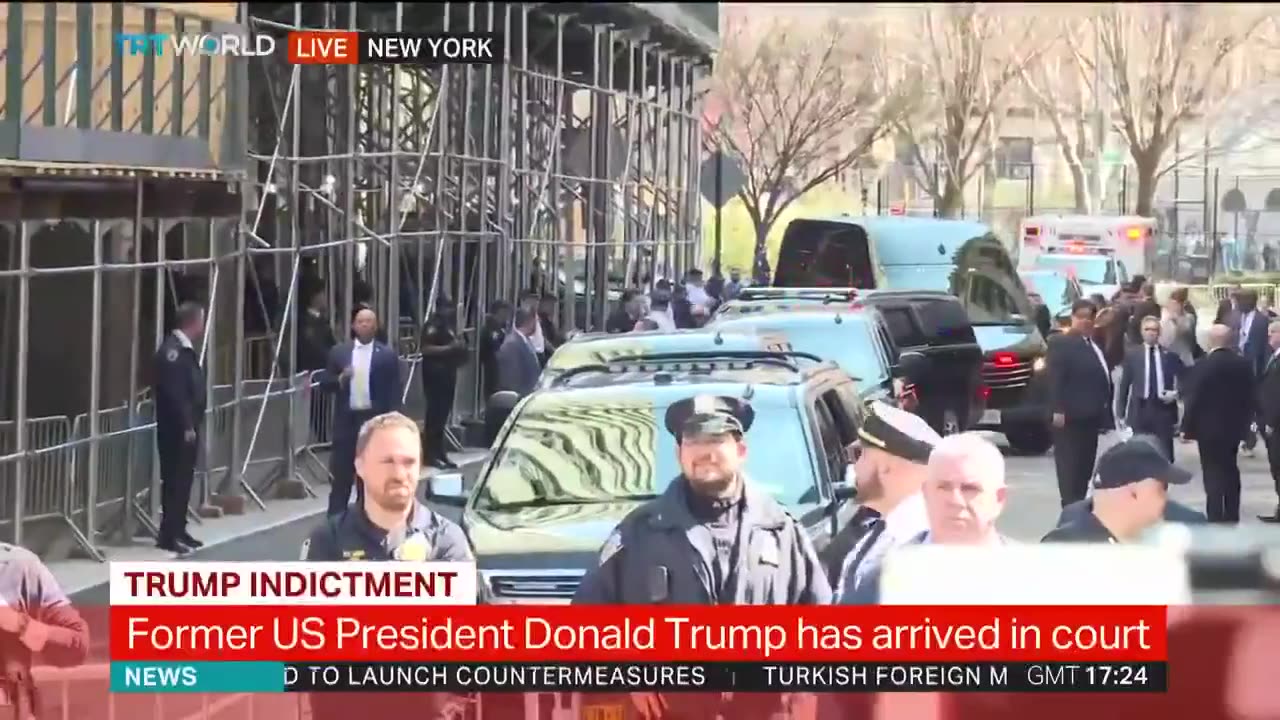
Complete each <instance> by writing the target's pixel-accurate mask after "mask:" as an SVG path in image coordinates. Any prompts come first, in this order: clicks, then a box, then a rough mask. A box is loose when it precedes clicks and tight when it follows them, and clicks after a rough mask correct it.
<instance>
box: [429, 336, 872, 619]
mask: <svg viewBox="0 0 1280 720" xmlns="http://www.w3.org/2000/svg"><path fill="white" fill-rule="evenodd" d="M701 394H711V395H728V396H733V397H742V398H746V399H748V400H749V401H750V403H751V405H752V407H753V409H754V410H755V422H754V423H753V424H752V426H751V428H750V429H749V430H748V431H747V434H746V438H745V439H746V443H747V445H748V447H749V448H750V452H749V453H748V457H747V467H746V472H747V474H748V476H749V477H750V481H751V482H753V483H755V484H756V486H757V487H759V488H762V489H763V490H765V491H766V492H769V493H771V494H772V495H773V496H774V497H775V498H777V500H778V501H779V502H781V503H782V504H783V505H784V506H785V507H786V508H787V509H788V510H789V511H790V512H791V514H792V515H793V516H794V517H796V518H797V519H798V520H799V521H800V523H801V524H802V525H803V526H804V528H805V530H806V531H807V532H808V535H809V537H810V539H811V540H812V541H813V543H814V546H815V547H816V548H817V550H818V554H819V556H820V557H821V558H822V561H823V564H824V566H825V567H827V568H828V573H832V574H834V571H836V570H838V568H839V567H840V564H841V562H842V561H843V553H842V552H841V551H840V550H839V548H847V547H848V545H849V543H848V542H846V541H845V540H846V538H845V537H843V536H844V535H847V534H848V533H847V532H845V531H846V529H847V527H848V525H849V522H850V520H851V518H852V516H853V511H854V503H853V502H852V496H853V488H852V486H851V484H850V483H849V482H847V481H846V473H847V472H848V471H847V467H848V458H847V457H846V451H845V448H846V447H847V446H848V445H849V444H850V443H852V442H853V441H854V440H855V438H856V435H855V432H856V427H857V423H858V422H860V417H861V412H862V406H861V402H860V400H859V398H858V390H857V387H856V386H855V384H854V382H853V380H852V378H850V377H849V375H848V374H847V373H845V372H844V371H842V370H840V369H839V368H838V367H836V366H835V365H834V364H833V363H829V362H823V361H821V360H819V359H818V358H816V357H813V356H809V355H805V354H803V353H794V352H786V353H774V352H763V351H761V352H726V353H724V354H715V353H699V354H688V355H675V354H669V355H645V356H635V357H629V358H615V359H613V360H611V361H610V362H608V363H607V364H599V365H588V366H583V367H578V368H574V369H572V370H569V371H567V372H565V373H564V374H563V375H561V376H559V377H558V378H556V380H555V382H554V383H553V384H552V385H551V386H550V387H547V388H544V389H539V390H537V391H535V392H534V393H532V394H531V395H529V396H528V397H527V398H525V399H524V400H522V401H521V402H520V403H519V404H518V405H516V406H515V408H513V409H512V410H511V414H510V416H509V417H508V418H507V420H506V422H505V423H504V425H503V427H502V431H501V432H500V434H499V436H498V438H497V440H496V441H495V442H494V444H493V448H492V450H491V451H490V454H489V457H488V458H487V459H486V460H485V462H484V464H483V466H482V467H481V469H480V471H479V474H478V476H477V478H476V481H475V486H474V488H472V489H469V490H468V489H464V488H463V483H462V481H461V475H460V474H449V475H438V476H436V477H435V478H432V482H431V487H430V488H429V490H428V496H427V499H428V501H429V502H434V503H440V504H446V505H449V504H453V505H462V506H463V507H462V512H461V516H460V519H461V525H462V528H463V530H464V531H465V532H466V534H467V538H468V539H469V541H470V542H471V547H472V549H473V550H474V551H475V554H476V562H477V565H478V566H479V569H480V573H481V578H482V582H481V589H480V593H481V597H482V601H483V602H488V603H557V602H568V600H569V599H570V598H571V597H572V596H573V593H574V591H575V590H576V589H577V586H578V583H579V582H580V581H581V578H582V575H583V573H584V572H585V571H586V569H587V568H588V567H590V566H591V565H592V564H593V563H595V562H596V559H597V557H598V554H599V551H600V546H601V545H602V544H603V543H604V540H605V538H607V537H608V535H609V533H610V532H611V531H612V530H613V528H614V527H615V526H616V525H617V523H618V522H619V521H620V520H621V519H622V518H623V517H625V516H626V515H627V513H629V512H630V511H631V510H632V509H634V508H635V507H636V506H637V505H638V504H640V503H643V502H645V501H647V500H650V499H652V498H654V497H656V496H657V495H658V494H660V493H661V492H662V491H663V489H664V488H665V487H666V485H667V484H668V483H670V482H671V481H672V480H674V479H675V478H676V477H677V476H678V475H679V473H680V468H679V465H678V464H677V459H676V446H675V439H674V438H672V436H671V435H670V434H669V433H667V431H666V430H665V429H664V427H663V417H664V413H665V412H666V409H667V407H668V406H670V405H671V404H672V403H674V402H676V401H679V400H683V399H686V398H688V397H691V396H694V395H701ZM837 554H838V555H839V556H837Z"/></svg>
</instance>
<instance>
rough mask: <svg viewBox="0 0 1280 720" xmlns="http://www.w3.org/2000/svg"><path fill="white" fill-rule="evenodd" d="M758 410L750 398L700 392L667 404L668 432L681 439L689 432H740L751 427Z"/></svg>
mask: <svg viewBox="0 0 1280 720" xmlns="http://www.w3.org/2000/svg"><path fill="white" fill-rule="evenodd" d="M755 419H756V412H755V410H753V409H752V408H751V405H750V404H748V403H747V401H745V400H743V399H741V398H735V397H728V396H724V395H697V396H694V397H691V398H686V399H684V400H680V401H679V402H674V403H672V404H671V407H668V408H667V416H666V426H667V432H669V433H671V434H672V435H674V436H675V438H676V441H677V442H679V441H680V439H681V438H682V437H684V436H685V435H727V434H729V433H734V434H737V435H739V436H741V435H742V434H744V433H746V432H747V431H748V430H750V429H751V423H752V422H753V421H754V420H755Z"/></svg>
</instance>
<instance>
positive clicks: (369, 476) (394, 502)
mask: <svg viewBox="0 0 1280 720" xmlns="http://www.w3.org/2000/svg"><path fill="white" fill-rule="evenodd" d="M355 470H356V475H357V476H358V477H359V482H363V483H364V489H365V490H364V495H363V497H362V499H361V502H359V503H357V504H354V505H351V506H350V507H348V508H347V510H346V512H344V513H343V514H341V515H329V516H328V517H326V518H325V519H324V520H323V521H322V522H321V523H320V526H319V527H317V528H316V529H315V531H314V532H312V533H311V536H310V537H309V538H307V539H306V541H304V542H303V543H302V559H303V560H310V561H319V562H332V561H341V560H346V561H351V562H359V561H374V562H379V561H399V562H465V563H474V562H475V558H474V556H472V554H471V546H470V545H468V544H467V538H466V535H464V534H463V532H462V528H461V527H459V526H458V525H457V524H456V523H454V522H452V521H451V520H449V519H448V518H445V517H443V516H441V515H439V514H437V513H435V512H434V511H432V510H431V508H429V507H427V506H426V505H423V504H422V503H421V502H418V500H417V499H416V498H417V494H418V481H419V478H420V474H421V470H422V438H421V436H420V435H419V433H418V425H417V423H415V422H414V421H413V420H411V419H409V417H407V416H405V415H402V414H400V413H398V412H390V413H385V414H383V415H376V416H374V417H373V418H371V419H369V420H368V421H366V422H365V424H364V425H362V426H361V427H360V432H359V434H358V435H357V436H356V461H355ZM449 702H451V696H449V695H448V694H447V693H437V694H429V695H428V697H427V698H426V704H427V705H434V706H436V707H437V708H438V707H441V706H443V705H444V704H445V703H449ZM428 709H430V708H428ZM423 710H424V698H423V695H422V694H420V693H405V694H400V693H380V694H369V693H352V694H347V693H324V694H322V695H313V696H312V702H311V717H312V718H313V720H348V719H349V718H353V717H378V718H384V717H385V718H390V717H421V716H423V715H422V713H423ZM426 717H431V715H430V714H428V715H426Z"/></svg>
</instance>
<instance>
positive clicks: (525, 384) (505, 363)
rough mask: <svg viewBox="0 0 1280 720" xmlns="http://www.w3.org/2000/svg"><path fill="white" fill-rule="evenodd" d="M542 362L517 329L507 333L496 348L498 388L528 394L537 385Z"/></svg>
mask: <svg viewBox="0 0 1280 720" xmlns="http://www.w3.org/2000/svg"><path fill="white" fill-rule="evenodd" d="M541 375H542V363H541V362H539V361H538V354H537V353H536V352H534V351H533V346H532V345H530V344H529V341H528V339H526V338H525V337H524V335H522V334H521V333H520V331H519V330H512V331H511V332H509V333H507V338H506V339H505V340H503V341H502V347H500V348H498V390H499V391H503V390H509V391H511V392H514V393H516V394H518V395H522V396H523V395H528V394H529V393H531V392H533V390H534V388H536V387H537V386H538V378H539V377H541Z"/></svg>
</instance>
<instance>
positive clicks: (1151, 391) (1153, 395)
mask: <svg viewBox="0 0 1280 720" xmlns="http://www.w3.org/2000/svg"><path fill="white" fill-rule="evenodd" d="M1152 348H1155V351H1156V353H1155V355H1156V386H1155V387H1147V385H1148V384H1149V382H1148V381H1149V380H1150V379H1151V349H1152ZM1163 355H1164V350H1163V349H1162V348H1160V347H1159V346H1156V345H1146V344H1144V345H1143V346H1142V386H1143V395H1142V397H1144V398H1146V399H1147V400H1159V399H1161V398H1160V392H1161V391H1162V390H1164V363H1163V362H1160V359H1161V357H1162V356H1163Z"/></svg>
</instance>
